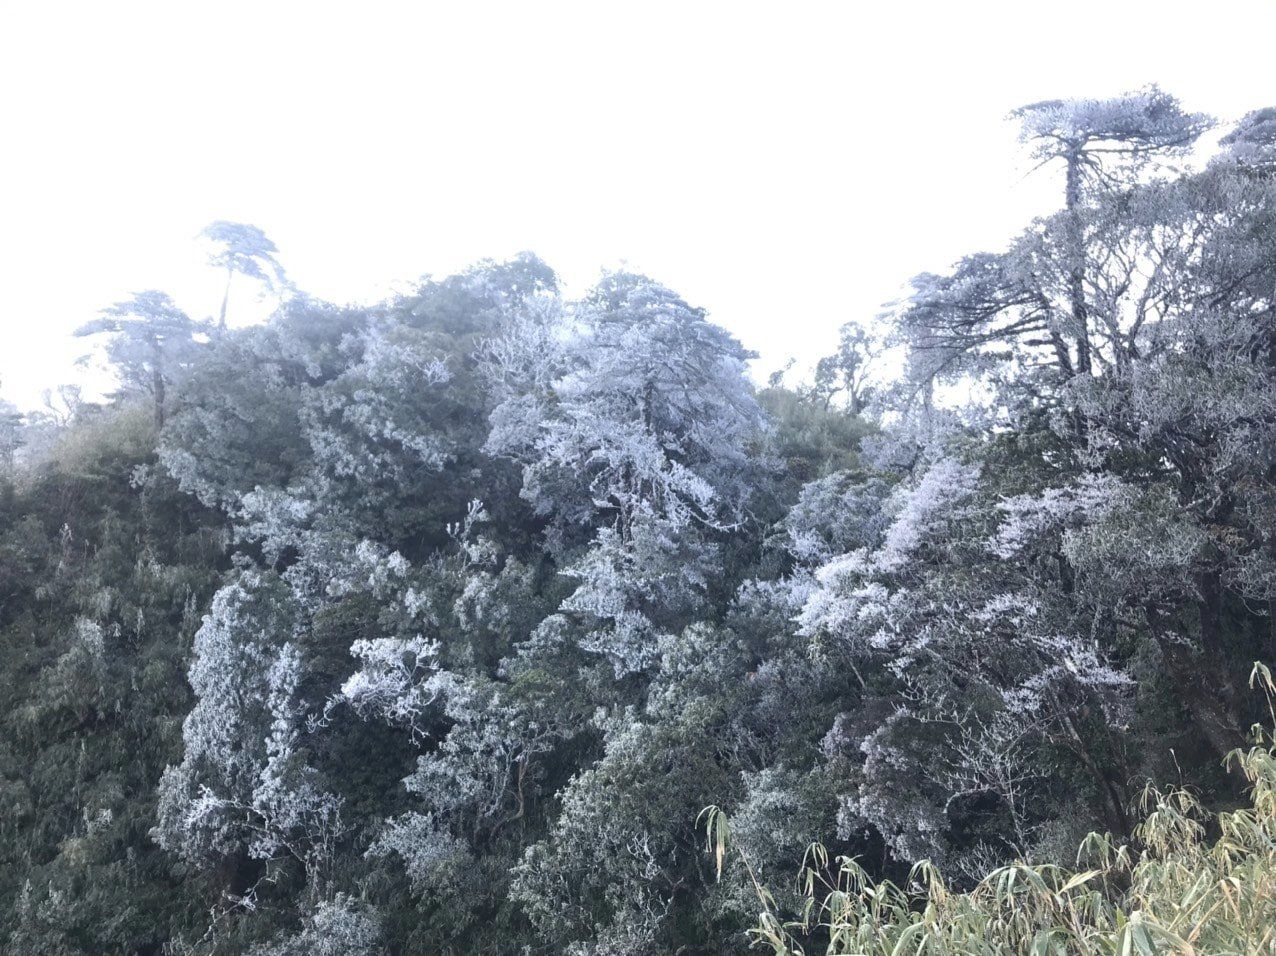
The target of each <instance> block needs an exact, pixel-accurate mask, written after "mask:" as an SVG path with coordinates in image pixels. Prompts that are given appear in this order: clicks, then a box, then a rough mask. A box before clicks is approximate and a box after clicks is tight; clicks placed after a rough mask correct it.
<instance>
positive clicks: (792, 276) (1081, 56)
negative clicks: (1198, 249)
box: [0, 0, 1276, 406]
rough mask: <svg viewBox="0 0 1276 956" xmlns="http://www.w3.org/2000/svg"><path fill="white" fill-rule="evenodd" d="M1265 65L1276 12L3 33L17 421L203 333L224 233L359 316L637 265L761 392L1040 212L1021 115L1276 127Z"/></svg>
mask: <svg viewBox="0 0 1276 956" xmlns="http://www.w3.org/2000/svg"><path fill="white" fill-rule="evenodd" d="M1274 39H1276V0H1215V2H1204V0H1197V2H1181V0H1154V2H1144V0H1067V2H1055V3H1033V2H1029V0H1007V2H998V0H962V2H954V0H926V2H921V0H911V2H896V3H869V2H863V3H861V2H850V0H847V2H842V3H813V2H805V3H804V2H792V0H790V2H783V3H781V2H776V3H770V4H761V3H758V4H753V3H744V2H740V0H736V2H723V3H716V2H713V3H711V2H692V0H683V2H675V3H663V2H651V0H645V2H641V3H637V2H635V3H618V2H589V3H554V2H538V3H527V2H522V3H485V2H448V3H426V2H416V3H408V2H405V3H375V2H366V0H365V2H359V3H340V4H338V3H323V2H314V0H311V2H297V3H288V2H278V0H275V2H261V0H258V2H227V0H219V2H216V3H212V2H209V3H203V4H195V3H190V2H188V3H174V2H171V0H170V2H162V3H153V4H151V3H133V2H125V0H112V2H110V3H101V2H85V3H61V2H51V0H29V2H16V0H0V131H2V133H0V135H2V139H0V395H2V396H4V397H7V398H10V399H11V400H14V401H17V402H18V403H19V404H21V405H23V406H31V405H33V404H36V403H37V402H38V398H39V394H40V391H41V389H42V388H44V387H47V386H50V385H54V384H57V383H59V382H66V381H70V380H72V379H74V378H75V377H76V375H77V374H79V373H78V372H77V370H76V369H75V368H74V366H73V365H72V360H73V359H74V358H75V357H76V356H77V355H79V354H81V353H83V352H84V351H85V350H86V345H85V343H84V342H83V341H82V340H73V339H71V338H70V331H71V330H72V329H73V328H75V327H76V326H77V325H79V324H80V323H82V322H84V321H86V320H87V319H89V318H91V317H92V316H93V315H94V314H95V312H96V311H97V310H98V309H100V308H101V307H102V306H104V305H107V304H109V303H111V302H113V301H115V300H117V299H120V298H122V297H124V296H126V295H127V294H128V293H129V292H131V291H134V290H139V289H145V288H161V289H165V290H167V291H169V292H170V293H172V294H173V295H174V297H175V298H176V299H177V300H178V301H179V302H180V303H181V304H182V305H183V306H184V307H185V308H187V309H188V311H190V312H191V314H192V315H195V316H198V317H203V316H206V315H209V314H211V313H212V312H214V311H215V309H216V308H217V306H218V304H219V300H220V277H219V276H218V275H216V274H214V273H213V272H212V271H211V270H210V269H208V268H207V267H206V266H204V265H203V259H202V255H203V253H202V251H201V249H200V247H199V246H198V244H197V243H196V242H195V241H194V236H195V235H196V234H197V233H198V232H199V230H200V229H202V228H203V226H204V225H206V224H207V223H208V222H210V221H211V220H214V219H232V220H238V221H243V222H251V223H254V224H255V225H258V226H260V227H261V228H262V229H264V230H265V231H266V233H267V234H268V235H269V236H270V237H271V238H272V239H274V241H275V242H276V243H277V244H278V246H279V247H280V251H281V255H280V257H281V259H282V261H283V263H284V264H285V266H286V267H287V268H288V270H289V272H290V274H291V275H292V277H293V279H294V280H296V281H297V282H298V284H299V285H300V286H301V287H303V288H305V289H307V290H308V291H310V292H312V293H314V294H316V295H319V296H322V297H326V298H330V299H333V300H336V301H342V302H344V301H368V300H373V299H376V298H380V297H381V296H383V295H384V294H385V293H387V292H388V291H389V290H390V289H392V288H402V287H404V286H405V283H406V282H407V280H411V279H413V278H414V277H416V276H419V275H421V274H423V273H427V272H428V273H434V274H436V275H442V274H446V273H448V272H451V271H454V270H456V269H458V268H460V267H462V266H464V265H465V264H467V263H469V262H471V261H473V260H475V259H478V258H482V257H494V258H500V257H504V256H508V255H511V254H513V253H515V252H517V251H519V250H522V249H531V250H533V251H535V252H537V253H539V254H540V255H541V256H542V257H544V258H545V259H546V260H547V261H548V262H549V264H550V265H551V266H553V267H554V268H555V269H557V270H558V271H559V273H560V275H561V276H562V277H563V279H564V280H565V281H566V283H567V285H568V291H569V292H572V291H579V290H581V289H583V288H585V287H586V286H587V285H588V284H589V283H590V282H592V281H593V279H595V278H596V277H597V275H598V273H599V270H600V269H601V268H603V267H609V266H616V265H619V264H620V263H621V262H627V263H628V264H629V265H630V266H631V267H633V268H636V269H640V270H642V271H645V272H648V273H649V274H651V275H652V276H654V277H656V278H657V279H660V280H661V281H663V282H665V283H666V284H668V285H670V286H672V287H674V288H675V289H677V290H678V291H679V292H681V293H682V294H683V295H684V296H686V297H687V298H688V299H689V300H690V301H692V302H693V303H695V304H698V305H703V306H705V307H707V308H708V309H709V310H710V311H711V313H712V316H713V318H714V319H715V320H716V321H718V322H720V323H722V324H723V325H725V326H727V327H728V328H730V329H731V330H732V331H734V332H735V333H736V335H737V336H739V337H740V338H741V339H742V340H743V341H744V342H745V344H746V345H748V346H749V347H751V348H754V349H756V350H758V351H759V352H761V353H762V358H761V360H760V361H759V363H758V365H757V371H758V372H759V373H760V375H765V373H766V372H769V371H770V370H771V369H773V368H775V367H776V366H778V365H780V364H782V363H783V361H784V360H785V358H786V357H787V356H789V355H796V356H797V357H798V358H799V360H800V361H803V362H809V361H810V360H812V359H813V358H815V357H817V356H819V355H821V354H823V353H824V352H826V351H828V350H829V349H830V348H831V346H832V344H833V342H834V340H835V333H836V329H837V326H838V325H839V324H840V323H841V322H843V321H845V320H846V319H848V318H851V317H856V316H858V317H871V316H872V315H873V314H875V313H876V311H877V309H878V306H879V305H880V304H881V303H882V302H884V301H886V300H889V299H891V298H894V297H895V296H896V294H897V293H898V291H899V289H900V287H901V285H902V284H903V283H904V282H905V281H906V280H907V279H908V278H909V277H910V276H911V275H912V274H914V273H916V272H919V271H922V270H940V269H943V268H945V267H946V266H947V265H948V264H949V263H950V262H951V261H952V260H954V259H956V258H957V257H959V256H960V255H962V254H964V253H966V252H971V251H976V250H978V249H980V248H985V247H990V246H992V247H995V246H998V245H1000V244H1002V243H1003V242H1004V241H1005V240H1006V239H1007V238H1008V237H1009V236H1010V235H1012V234H1013V233H1014V232H1015V231H1017V230H1018V228H1020V227H1021V226H1022V225H1024V224H1025V223H1026V222H1027V220H1028V219H1029V218H1030V217H1031V216H1032V215H1035V214H1037V213H1040V212H1044V211H1047V210H1048V209H1050V208H1052V207H1053V205H1054V204H1055V201H1056V196H1057V193H1058V189H1059V183H1058V182H1057V181H1056V180H1054V179H1053V178H1052V177H1051V176H1050V175H1048V174H1037V175H1036V176H1033V177H1031V178H1028V179H1025V178H1024V174H1025V172H1026V171H1027V168H1028V167H1027V165H1026V162H1025V161H1024V159H1023V156H1022V154H1021V152H1020V151H1019V149H1018V148H1017V146H1016V143H1015V139H1014V136H1015V131H1014V128H1013V126H1012V125H1011V124H1009V123H1007V122H1005V120H1004V117H1005V115H1006V113H1007V112H1008V111H1009V110H1010V109H1012V108H1013V107H1015V106H1018V105H1021V104H1023V103H1026V102H1031V101H1034V100H1039V99H1044V98H1050V97H1058V96H1073V95H1077V96H1102V95H1108V94H1115V93H1118V92H1121V91H1124V90H1126V89H1130V88H1133V87H1137V86H1140V85H1143V84H1144V83H1147V82H1152V81H1155V82H1159V83H1160V84H1161V85H1162V86H1163V87H1164V88H1166V89H1167V90H1169V91H1170V92H1172V93H1175V94H1176V95H1178V96H1180V97H1181V98H1182V99H1183V100H1184V101H1185V104H1186V105H1187V106H1188V107H1190V108H1193V109H1201V110H1206V111H1208V112H1211V113H1213V114H1214V115H1216V116H1219V117H1220V118H1223V119H1235V118H1237V117H1239V115H1241V114H1242V113H1244V112H1245V111H1247V110H1249V109H1253V108H1256V107H1260V106H1267V105H1272V104H1276V60H1273V54H1272V44H1273V41H1274ZM231 308H232V312H233V313H234V312H236V311H238V314H239V315H240V316H246V315H248V314H250V313H251V312H252V311H253V303H252V302H251V301H248V300H246V299H244V298H241V300H240V301H238V302H236V301H234V300H232V306H231Z"/></svg>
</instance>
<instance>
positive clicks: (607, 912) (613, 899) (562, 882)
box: [511, 709, 694, 956]
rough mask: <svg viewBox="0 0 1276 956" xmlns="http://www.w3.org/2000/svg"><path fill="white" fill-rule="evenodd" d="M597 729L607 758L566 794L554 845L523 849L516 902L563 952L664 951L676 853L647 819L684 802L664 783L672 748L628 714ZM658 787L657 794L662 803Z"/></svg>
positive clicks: (664, 825) (665, 832) (662, 827)
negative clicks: (655, 772) (660, 936)
mask: <svg viewBox="0 0 1276 956" xmlns="http://www.w3.org/2000/svg"><path fill="white" fill-rule="evenodd" d="M601 723H602V725H603V727H604V728H605V733H606V752H605V754H604V757H603V758H602V760H600V761H599V762H598V763H597V764H595V765H594V766H593V767H592V768H590V769H588V770H586V771H584V772H583V773H581V774H580V775H578V776H577V777H576V778H575V779H574V780H573V781H572V783H571V784H570V785H569V786H568V787H566V788H565V789H564V790H563V791H561V793H560V798H561V801H562V810H561V812H560V814H559V816H558V819H557V821H556V822H555V824H554V828H553V832H552V835H551V838H549V839H546V840H543V841H541V842H540V843H537V844H534V845H532V846H530V847H528V848H527V850H526V852H525V853H524V855H523V859H522V861H521V862H520V863H519V864H518V866H517V867H516V868H515V871H514V877H515V878H514V884H513V887H512V889H511V893H512V895H513V896H514V898H515V899H517V900H518V901H519V902H520V903H521V904H522V906H523V908H524V911H525V912H526V913H527V915H528V917H529V918H530V919H531V920H532V922H533V923H534V924H535V925H536V926H537V927H538V928H539V929H540V931H541V932H542V934H543V935H544V936H545V937H546V939H547V940H548V941H550V942H551V943H552V944H553V945H555V946H557V947H558V948H559V949H561V950H562V951H563V952H570V953H580V954H585V953H591V954H599V956H601V954H602V953H604V952H621V953H632V954H634V956H638V954H640V953H647V952H654V951H658V949H659V947H658V944H657V942H656V939H657V933H658V932H659V929H660V927H661V925H662V922H663V920H664V918H665V916H666V914H667V913H668V911H669V908H670V906H671V904H672V893H671V888H670V880H669V875H668V873H667V872H666V870H665V867H666V866H668V865H669V864H670V863H672V862H674V861H675V859H676V857H677V853H678V851H677V849H676V847H675V845H674V843H673V837H672V834H671V833H670V832H669V829H668V827H669V823H670V821H668V820H667V819H666V820H662V821H661V822H660V823H659V824H658V825H656V826H652V825H651V820H650V817H651V815H652V814H655V815H663V814H662V813H661V810H660V809H659V808H658V807H657V806H655V805H654V802H655V800H659V801H660V802H661V804H664V803H666V802H668V801H670V800H673V801H675V802H676V801H677V799H678V792H677V789H676V788H675V786H674V784H673V781H672V780H670V779H668V769H667V763H668V761H669V760H670V759H671V754H670V753H669V751H668V750H667V748H666V746H665V744H666V743H668V742H669V741H668V740H667V739H665V738H663V737H662V731H661V730H660V729H657V728H654V727H651V726H648V725H644V724H642V723H640V722H639V721H638V719H637V715H636V714H635V713H634V712H633V710H632V709H629V710H626V711H624V712H621V713H618V714H615V715H613V716H610V717H605V718H603V720H602V721H601ZM653 748H654V750H653ZM657 750H658V751H659V753H658V754H657V753H656V752H655V751H657ZM653 761H654V762H655V763H657V764H661V765H665V769H664V771H663V773H662V774H661V775H660V776H661V778H662V779H661V782H660V783H659V784H653V781H652V772H651V770H650V768H649V764H650V763H651V762H653ZM622 780H628V781H631V784H630V786H624V785H622V784H621V781H622ZM635 783H636V784H637V786H638V787H639V788H641V789H638V790H637V793H635V787H634V784H635ZM653 785H658V786H660V789H661V791H662V792H661V793H660V795H659V796H658V797H657V796H656V795H655V794H653V793H652V792H651V789H650V788H651V787H652V786H653ZM644 795H645V796H646V798H648V799H647V800H646V801H644ZM690 812H691V814H692V815H693V816H694V811H690ZM612 947H615V948H614V949H613V948H612Z"/></svg>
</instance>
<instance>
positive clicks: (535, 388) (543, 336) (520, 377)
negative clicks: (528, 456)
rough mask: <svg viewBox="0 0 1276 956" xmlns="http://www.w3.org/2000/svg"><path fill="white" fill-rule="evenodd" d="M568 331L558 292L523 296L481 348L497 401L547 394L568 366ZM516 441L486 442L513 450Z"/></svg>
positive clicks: (485, 372)
mask: <svg viewBox="0 0 1276 956" xmlns="http://www.w3.org/2000/svg"><path fill="white" fill-rule="evenodd" d="M571 336H572V328H571V323H570V320H569V318H568V316H567V314H566V312H565V309H564V305H563V302H562V300H561V299H560V298H559V297H558V296H557V295H538V296H532V297H529V298H528V299H526V300H524V301H523V302H522V303H521V305H520V306H519V308H518V309H517V311H515V312H514V313H513V314H512V315H511V316H510V317H509V319H508V320H507V321H506V323H505V324H504V326H503V327H502V329H501V331H500V333H499V334H498V335H496V336H493V337H492V338H490V339H488V340H487V341H485V342H484V343H483V344H482V346H481V347H480V348H479V352H478V360H479V365H480V368H481V370H482V373H483V378H484V380H485V382H486V383H487V385H488V387H489V388H490V389H491V391H492V393H493V397H494V398H495V399H496V400H497V402H498V403H499V402H504V401H506V400H509V399H512V398H519V397H522V396H527V397H530V398H532V399H534V400H539V399H545V398H548V397H549V396H550V395H551V394H552V391H553V387H554V383H555V382H556V381H558V379H559V378H561V377H562V375H563V374H564V373H565V372H566V371H567V369H568V367H569V364H570V347H571V345H570V339H571ZM519 444H520V442H519V440H518V439H517V438H515V437H514V436H511V438H510V439H509V440H507V439H505V438H502V437H499V436H498V437H494V438H491V439H489V442H488V445H489V447H490V448H493V449H506V448H510V449H512V448H515V447H518V445H519Z"/></svg>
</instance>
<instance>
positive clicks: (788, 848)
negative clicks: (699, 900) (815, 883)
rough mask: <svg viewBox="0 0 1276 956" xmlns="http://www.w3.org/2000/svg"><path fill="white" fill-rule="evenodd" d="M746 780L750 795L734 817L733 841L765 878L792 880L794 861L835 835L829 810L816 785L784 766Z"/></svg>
mask: <svg viewBox="0 0 1276 956" xmlns="http://www.w3.org/2000/svg"><path fill="white" fill-rule="evenodd" d="M741 776H742V777H743V779H744V787H745V795H744V799H742V800H741V801H740V803H739V805H738V806H737V807H736V808H735V810H734V811H733V812H732V814H731V838H732V840H733V841H734V843H735V844H736V845H737V846H738V847H739V848H740V850H741V851H742V852H743V853H744V855H745V857H746V858H747V859H748V860H749V864H750V866H752V867H753V868H754V870H755V871H756V872H757V873H758V874H759V875H762V874H770V875H771V876H772V877H773V878H774V877H783V876H788V875H790V874H791V873H792V870H793V861H794V860H800V859H802V857H803V855H804V854H805V853H806V850H807V848H808V847H809V846H810V845H811V844H812V843H814V842H816V841H818V840H820V839H822V838H826V837H827V835H828V833H829V831H828V830H827V829H826V827H827V825H828V820H827V819H826V808H825V807H824V806H823V805H822V800H821V798H820V796H819V795H816V794H813V793H812V792H811V791H812V789H813V786H812V784H813V783H815V782H814V781H813V780H812V779H811V778H810V777H809V776H808V775H806V774H803V773H800V772H798V771H796V770H790V769H786V768H783V767H765V768H763V769H761V770H756V771H745V772H743V773H742V774H741ZM815 786H816V787H818V786H819V784H818V783H815Z"/></svg>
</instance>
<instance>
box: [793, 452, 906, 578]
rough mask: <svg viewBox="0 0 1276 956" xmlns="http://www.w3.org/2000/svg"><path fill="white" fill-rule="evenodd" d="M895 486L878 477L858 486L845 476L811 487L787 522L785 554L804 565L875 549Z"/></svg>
mask: <svg viewBox="0 0 1276 956" xmlns="http://www.w3.org/2000/svg"><path fill="white" fill-rule="evenodd" d="M889 493H890V484H889V483H888V482H887V481H886V480H884V479H882V478H878V477H870V478H867V479H864V480H855V479H854V478H853V477H852V476H851V475H850V474H848V473H846V472H838V473H836V474H832V475H829V476H827V477H825V478H817V479H816V480H815V481H811V482H808V483H807V484H806V485H805V486H804V487H803V488H802V491H801V493H800V494H799V495H798V500H797V501H796V502H795V503H794V505H793V507H792V508H790V509H789V512H788V514H787V515H785V517H784V521H783V528H784V533H785V536H786V539H787V540H786V541H785V544H784V546H785V549H786V550H787V551H788V552H789V553H790V554H791V555H792V556H793V557H794V558H795V559H796V560H797V561H799V562H801V563H802V564H822V563H823V562H825V561H827V560H829V559H830V558H832V557H833V556H834V555H838V554H845V553H847V552H848V551H854V550H856V549H858V548H872V547H876V546H877V545H878V544H879V543H880V540H881V536H882V534H883V532H884V531H885V530H886V524H887V520H888V518H887V515H886V513H885V510H884V508H883V504H884V502H885V500H886V497H887V496H888V494H889Z"/></svg>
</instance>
